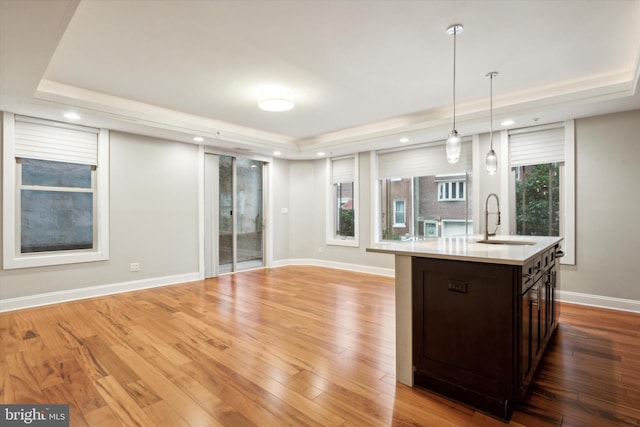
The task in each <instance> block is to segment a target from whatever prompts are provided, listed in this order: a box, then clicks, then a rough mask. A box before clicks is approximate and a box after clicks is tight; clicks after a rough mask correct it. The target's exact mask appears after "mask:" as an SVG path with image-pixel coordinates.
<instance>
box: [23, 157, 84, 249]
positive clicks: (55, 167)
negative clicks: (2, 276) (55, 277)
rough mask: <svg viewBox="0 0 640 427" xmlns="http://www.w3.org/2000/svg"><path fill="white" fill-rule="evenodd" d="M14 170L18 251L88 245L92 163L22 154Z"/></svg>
mask: <svg viewBox="0 0 640 427" xmlns="http://www.w3.org/2000/svg"><path fill="white" fill-rule="evenodd" d="M18 171H19V175H18V176H19V177H20V181H19V184H18V188H19V191H20V253H23V254H24V253H32V252H49V251H66V250H73V249H92V248H93V242H94V220H93V205H94V188H93V187H94V175H95V173H94V169H93V168H92V166H91V165H83V164H75V163H66V162H53V161H48V160H38V159H26V158H25V159H20V160H19V161H18Z"/></svg>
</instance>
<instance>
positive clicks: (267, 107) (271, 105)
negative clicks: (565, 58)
mask: <svg viewBox="0 0 640 427" xmlns="http://www.w3.org/2000/svg"><path fill="white" fill-rule="evenodd" d="M295 105H296V104H295V100H294V96H293V91H292V90H291V89H287V88H284V87H277V86H270V87H267V88H264V89H262V90H261V91H260V94H259V95H258V107H259V108H260V109H261V110H264V111H276V112H277V111H288V110H291V109H292V108H293V107H295Z"/></svg>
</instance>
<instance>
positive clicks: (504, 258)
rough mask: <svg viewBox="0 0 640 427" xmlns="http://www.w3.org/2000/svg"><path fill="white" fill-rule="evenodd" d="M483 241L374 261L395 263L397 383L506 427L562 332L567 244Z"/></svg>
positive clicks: (422, 244) (449, 241)
mask: <svg viewBox="0 0 640 427" xmlns="http://www.w3.org/2000/svg"><path fill="white" fill-rule="evenodd" d="M480 240H482V238H481V237H478V236H475V237H451V238H437V239H428V240H422V241H409V242H389V243H383V244H378V245H374V246H372V247H370V248H367V251H368V252H379V253H388V254H393V255H395V276H396V283H395V287H396V378H397V380H398V381H400V382H401V383H403V384H406V385H409V386H412V387H413V386H417V387H422V388H425V389H428V390H431V391H434V392H436V393H439V394H441V395H444V396H447V397H449V398H451V399H454V400H457V401H459V402H462V403H465V404H467V405H469V406H471V407H473V408H475V409H478V410H481V411H483V412H486V413H488V414H490V415H492V416H494V417H497V418H499V419H501V420H504V421H507V420H508V419H509V418H510V417H511V413H512V412H513V407H514V404H515V402H516V401H517V400H518V399H521V398H522V397H523V396H524V394H525V392H526V389H527V386H528V384H529V381H530V380H531V377H532V376H533V373H534V372H535V368H536V366H537V363H538V361H539V360H540V358H541V356H542V354H543V352H544V348H545V346H546V344H547V342H548V341H549V339H550V337H551V336H552V334H553V331H554V330H555V328H556V326H557V308H556V303H555V289H556V286H557V283H558V274H557V271H558V268H557V262H556V258H557V257H559V256H562V252H561V251H560V248H559V245H560V242H561V240H562V238H560V237H530V236H526V237H525V236H496V237H494V238H492V239H491V240H490V242H489V243H478V241H480ZM495 241H502V242H503V243H502V244H495V243H494V242H495Z"/></svg>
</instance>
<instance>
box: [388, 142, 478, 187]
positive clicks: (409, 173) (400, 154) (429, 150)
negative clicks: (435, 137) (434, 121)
mask: <svg viewBox="0 0 640 427" xmlns="http://www.w3.org/2000/svg"><path fill="white" fill-rule="evenodd" d="M471 168H472V165H471V142H470V141H464V142H463V143H462V152H461V154H460V160H459V161H458V163H454V164H450V163H448V162H447V153H446V148H445V145H444V144H442V145H432V146H428V147H418V148H409V149H406V150H397V151H389V152H384V151H382V152H378V179H383V178H402V177H414V176H432V175H447V174H458V173H462V172H466V171H470V170H471Z"/></svg>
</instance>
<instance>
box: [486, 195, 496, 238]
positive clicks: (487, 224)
mask: <svg viewBox="0 0 640 427" xmlns="http://www.w3.org/2000/svg"><path fill="white" fill-rule="evenodd" d="M491 196H493V197H495V198H496V204H497V205H498V211H497V212H489V199H490V198H491ZM490 213H494V214H497V215H498V218H497V221H496V229H495V230H493V233H489V214H490ZM499 226H500V199H498V195H497V194H496V193H491V194H489V195H488V196H487V201H486V202H484V240H488V239H489V236H495V235H496V231H498V227H499Z"/></svg>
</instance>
